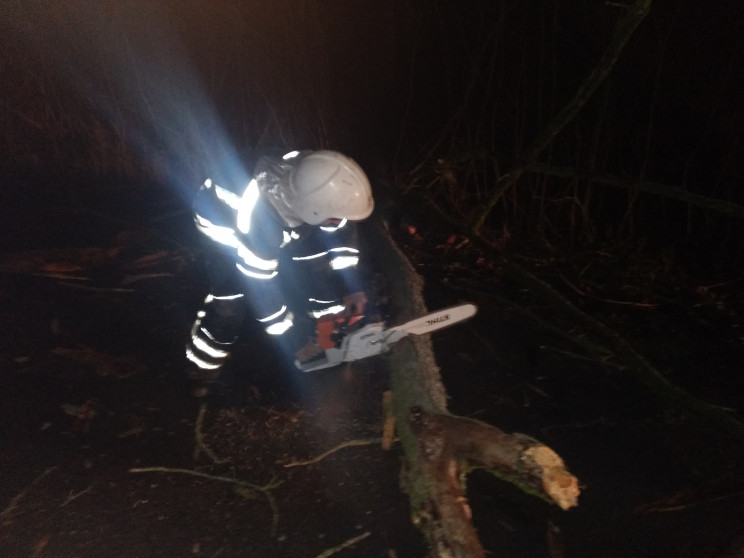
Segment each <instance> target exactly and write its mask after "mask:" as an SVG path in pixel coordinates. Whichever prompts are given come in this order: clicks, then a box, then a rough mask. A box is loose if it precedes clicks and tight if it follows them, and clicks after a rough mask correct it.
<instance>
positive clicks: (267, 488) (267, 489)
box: [129, 467, 282, 537]
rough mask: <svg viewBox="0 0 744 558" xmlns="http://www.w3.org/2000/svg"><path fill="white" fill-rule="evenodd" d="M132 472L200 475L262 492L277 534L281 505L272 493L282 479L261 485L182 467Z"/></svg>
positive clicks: (133, 469) (272, 533)
mask: <svg viewBox="0 0 744 558" xmlns="http://www.w3.org/2000/svg"><path fill="white" fill-rule="evenodd" d="M129 472H130V473H175V474H179V475H191V476H193V477H200V478H203V479H208V480H213V481H218V482H227V483H230V484H234V485H236V486H240V487H245V488H250V489H252V490H256V491H258V492H261V493H262V494H263V495H264V496H265V497H266V501H267V502H268V503H269V506H270V507H271V512H272V519H271V536H272V537H273V536H274V535H276V529H277V526H278V524H279V507H278V506H277V504H276V500H274V496H273V495H272V494H271V490H273V489H274V488H276V487H278V486H279V485H280V484H282V481H280V480H277V479H274V480H272V481H269V482H268V483H266V484H265V485H263V486H259V485H257V484H254V483H252V482H248V481H244V480H240V479H234V478H230V477H223V476H221V475H210V474H208V473H202V472H200V471H194V470H192V469H182V468H180V467H135V468H132V469H129Z"/></svg>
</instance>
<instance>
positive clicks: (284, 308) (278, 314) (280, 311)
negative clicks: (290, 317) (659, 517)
mask: <svg viewBox="0 0 744 558" xmlns="http://www.w3.org/2000/svg"><path fill="white" fill-rule="evenodd" d="M286 311H287V307H286V306H282V307H281V308H280V309H279V310H278V311H276V312H274V313H273V314H271V315H269V316H266V317H265V318H258V321H259V322H270V321H271V320H276V319H277V318H278V317H279V316H281V315H282V314H284V313H285V312H286Z"/></svg>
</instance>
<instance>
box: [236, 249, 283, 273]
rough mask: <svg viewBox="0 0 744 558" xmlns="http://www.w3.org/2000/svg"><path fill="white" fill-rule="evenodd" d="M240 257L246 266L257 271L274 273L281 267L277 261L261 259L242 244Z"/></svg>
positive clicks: (239, 251)
mask: <svg viewBox="0 0 744 558" xmlns="http://www.w3.org/2000/svg"><path fill="white" fill-rule="evenodd" d="M238 256H240V257H241V258H243V261H244V262H245V263H246V265H249V266H251V267H255V268H256V269H260V270H262V271H272V270H275V269H276V268H277V267H279V262H278V261H277V260H264V259H263V258H259V257H258V256H257V255H256V254H254V253H253V252H251V250H250V249H249V248H248V247H247V246H246V245H245V244H242V243H241V244H240V246H238Z"/></svg>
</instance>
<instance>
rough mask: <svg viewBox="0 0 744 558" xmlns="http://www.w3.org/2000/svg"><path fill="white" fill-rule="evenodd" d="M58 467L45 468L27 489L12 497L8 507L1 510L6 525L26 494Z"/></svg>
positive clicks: (0, 515) (0, 514) (0, 518)
mask: <svg viewBox="0 0 744 558" xmlns="http://www.w3.org/2000/svg"><path fill="white" fill-rule="evenodd" d="M55 469H56V467H48V468H46V469H44V470H43V471H42V472H41V474H40V475H39V476H38V477H36V478H35V479H34V480H32V481H31V484H29V485H28V486H27V487H26V488H25V490H23V491H21V492H19V493H18V494H16V495H15V496H13V498H11V499H10V503H9V504H8V505H7V506H6V508H5V509H4V510H3V511H2V512H0V520H2V522H3V524H4V525H7V524H8V523H9V521H8V519H9V518H10V516H11V515H12V513H13V510H15V509H16V508H17V507H18V502H20V501H21V500H23V498H25V497H26V495H27V494H28V493H29V492H31V489H32V488H33V487H34V486H36V485H37V484H38V483H39V482H41V480H42V479H43V478H44V477H46V476H47V475H48V474H49V473H51V472H52V471H54V470H55Z"/></svg>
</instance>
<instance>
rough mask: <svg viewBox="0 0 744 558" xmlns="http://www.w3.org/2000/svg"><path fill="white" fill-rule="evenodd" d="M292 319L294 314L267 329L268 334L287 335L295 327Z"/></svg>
mask: <svg viewBox="0 0 744 558" xmlns="http://www.w3.org/2000/svg"><path fill="white" fill-rule="evenodd" d="M291 317H292V314H290V315H289V316H287V317H286V318H284V319H283V320H282V321H281V322H276V323H274V324H271V325H270V326H268V327H266V333H268V334H269V335H281V334H282V333H285V332H286V331H287V330H288V329H289V328H291V327H292V325H293V322H292V319H291Z"/></svg>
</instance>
